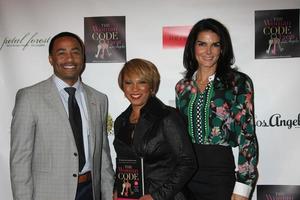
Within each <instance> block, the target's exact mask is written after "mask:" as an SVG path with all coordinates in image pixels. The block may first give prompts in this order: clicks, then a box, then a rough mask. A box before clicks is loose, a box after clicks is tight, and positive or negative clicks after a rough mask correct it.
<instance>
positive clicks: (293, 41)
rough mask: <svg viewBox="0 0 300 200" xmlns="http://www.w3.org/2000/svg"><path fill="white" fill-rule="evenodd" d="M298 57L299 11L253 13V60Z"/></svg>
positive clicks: (299, 44) (299, 54)
mask: <svg viewBox="0 0 300 200" xmlns="http://www.w3.org/2000/svg"><path fill="white" fill-rule="evenodd" d="M299 56H300V42H299V9H288V10H261V11H255V58H256V59H264V58H290V57H299Z"/></svg>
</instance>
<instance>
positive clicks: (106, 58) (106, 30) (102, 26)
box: [84, 16, 126, 63]
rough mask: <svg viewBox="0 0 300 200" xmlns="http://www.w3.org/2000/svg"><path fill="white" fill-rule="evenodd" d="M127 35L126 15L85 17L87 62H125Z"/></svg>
mask: <svg viewBox="0 0 300 200" xmlns="http://www.w3.org/2000/svg"><path fill="white" fill-rule="evenodd" d="M125 36H126V34H125V16H117V17H85V18H84V43H85V52H86V62H87V63H104V62H105V63H107V62H110V63H113V62H115V63H117V62H125V61H126V40H125Z"/></svg>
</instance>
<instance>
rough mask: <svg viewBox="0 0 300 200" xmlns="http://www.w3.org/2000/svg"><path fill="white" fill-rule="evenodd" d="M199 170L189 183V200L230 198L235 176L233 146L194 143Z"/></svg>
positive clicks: (223, 199) (224, 199)
mask: <svg viewBox="0 0 300 200" xmlns="http://www.w3.org/2000/svg"><path fill="white" fill-rule="evenodd" d="M193 146H194V150H195V154H196V157H197V161H198V170H197V172H196V173H195V174H194V176H193V178H192V179H191V181H190V182H189V183H188V185H187V188H186V191H185V195H186V197H187V199H189V200H230V199H231V195H232V192H233V188H234V184H235V181H236V178H235V163H234V157H233V153H232V148H231V147H225V146H221V145H202V144H194V145H193Z"/></svg>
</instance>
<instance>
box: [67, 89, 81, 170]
mask: <svg viewBox="0 0 300 200" xmlns="http://www.w3.org/2000/svg"><path fill="white" fill-rule="evenodd" d="M65 91H66V92H67V93H68V94H69V99H68V108H69V121H70V124H71V127H72V131H73V135H74V138H75V142H76V146H77V150H78V153H79V171H81V170H82V168H83V166H84V164H85V154H84V145H83V136H82V120H81V114H80V109H79V106H78V104H77V101H76V98H75V92H76V88H74V87H67V88H65Z"/></svg>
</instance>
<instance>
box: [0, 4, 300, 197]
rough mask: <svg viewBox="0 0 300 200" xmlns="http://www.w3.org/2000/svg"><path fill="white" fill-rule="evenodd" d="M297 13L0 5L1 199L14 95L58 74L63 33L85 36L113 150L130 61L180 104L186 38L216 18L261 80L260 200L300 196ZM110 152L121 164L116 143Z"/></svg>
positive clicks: (282, 7) (5, 192)
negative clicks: (52, 47)
mask: <svg viewBox="0 0 300 200" xmlns="http://www.w3.org/2000/svg"><path fill="white" fill-rule="evenodd" d="M299 9H300V2H299V1H298V0H286V1H281V0H273V1H268V0H254V1H251V2H248V1H240V0H228V1H222V2H221V1H217V0H211V1H202V0H166V1H159V0H152V1H144V0H127V1H121V0H109V1H106V0H86V1H70V0H61V1H46V0H27V1H22V0H10V1H6V0H0V93H1V98H0V102H1V103H0V135H1V140H0V171H1V174H2V175H1V180H0V199H1V200H11V199H12V195H11V188H10V179H9V150H10V122H11V118H12V115H11V113H12V109H13V105H14V100H15V94H16V92H17V90H18V89H20V88H22V87H26V86H29V85H32V84H34V83H37V82H39V81H41V80H44V79H46V78H48V77H49V76H51V75H52V72H53V70H52V66H51V65H50V64H49V62H48V45H49V42H50V40H51V38H52V37H53V36H54V35H55V34H57V33H59V32H63V31H69V32H74V33H76V34H78V35H79V36H80V37H81V38H82V39H83V40H84V43H85V45H86V69H85V72H84V73H83V76H82V79H83V81H84V82H85V83H87V84H89V85H91V86H93V87H94V88H96V89H97V90H100V91H102V92H104V93H106V94H107V95H108V98H109V119H108V125H109V126H108V127H109V130H108V137H109V140H110V145H111V144H112V141H113V138H114V135H113V128H112V127H113V122H114V119H115V118H116V117H117V116H118V115H119V114H120V112H121V111H123V110H124V109H125V108H126V107H127V106H128V102H127V100H126V99H125V97H124V95H123V93H122V92H121V90H120V89H119V87H118V84H117V77H118V73H119V70H120V69H121V67H122V66H123V64H124V62H126V61H127V60H129V59H132V58H137V57H138V58H145V59H148V60H150V61H152V62H153V63H155V64H156V66H157V67H158V69H159V71H160V74H161V79H162V80H161V86H160V89H159V92H158V94H157V95H158V97H159V98H160V99H162V100H163V101H164V103H166V104H168V105H171V106H174V104H175V103H174V102H175V101H174V100H175V91H174V87H175V84H176V82H177V81H178V80H180V79H181V78H182V72H183V71H184V68H183V65H182V57H183V46H184V44H185V39H186V36H187V34H188V32H189V30H190V28H191V26H192V25H193V24H195V23H196V22H197V21H199V20H200V19H203V18H208V17H210V18H215V19H217V20H219V21H221V22H222V23H223V24H224V25H226V26H227V28H228V30H229V32H230V34H231V37H232V42H233V46H234V52H235V57H236V63H235V64H236V66H237V67H238V68H239V70H240V71H242V72H245V73H246V74H248V75H249V76H250V77H251V78H252V80H253V82H254V88H255V116H256V133H257V138H258V142H259V165H258V170H259V179H258V183H257V187H256V189H255V191H254V195H253V199H254V200H255V199H257V200H273V199H293V200H296V199H300V171H299V165H300V159H299V152H300V104H299V102H300V92H299V91H300V90H299V83H300V79H299V76H300V42H299V26H300V25H299V18H300V15H299ZM235 151H236V150H235ZM111 152H112V157H113V158H112V159H113V160H114V159H115V153H114V149H113V147H112V145H111Z"/></svg>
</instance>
